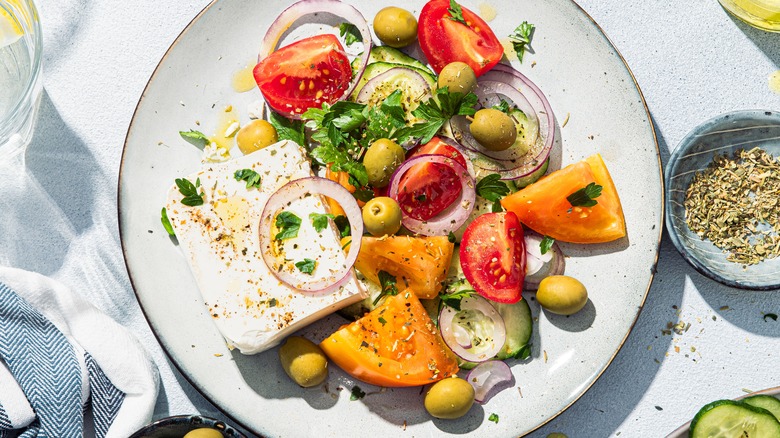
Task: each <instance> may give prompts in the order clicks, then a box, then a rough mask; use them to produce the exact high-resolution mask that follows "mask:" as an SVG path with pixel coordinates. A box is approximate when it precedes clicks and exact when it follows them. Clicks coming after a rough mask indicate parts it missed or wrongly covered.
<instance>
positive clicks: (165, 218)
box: [160, 207, 176, 236]
mask: <svg viewBox="0 0 780 438" xmlns="http://www.w3.org/2000/svg"><path fill="white" fill-rule="evenodd" d="M160 222H162V225H163V228H165V231H167V232H168V235H170V236H175V235H176V233H174V232H173V226H172V225H171V221H170V220H168V210H166V209H165V207H163V208H162V211H161V212H160Z"/></svg>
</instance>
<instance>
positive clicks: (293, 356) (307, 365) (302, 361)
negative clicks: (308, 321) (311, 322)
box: [279, 336, 328, 388]
mask: <svg viewBox="0 0 780 438" xmlns="http://www.w3.org/2000/svg"><path fill="white" fill-rule="evenodd" d="M279 360H280V361H281V362H282V368H284V372H285V373H287V375H288V376H290V378H291V379H293V381H295V383H297V384H299V385H301V386H303V387H304V388H309V387H311V386H316V385H319V384H320V383H322V382H324V381H325V379H326V378H327V377H328V359H327V358H326V357H325V353H323V352H322V349H320V347H319V346H318V345H317V344H315V343H313V342H312V341H310V340H308V339H306V338H302V337H300V336H290V337H289V338H287V341H285V343H284V345H282V346H281V347H279Z"/></svg>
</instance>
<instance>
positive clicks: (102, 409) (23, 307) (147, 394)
mask: <svg viewBox="0 0 780 438" xmlns="http://www.w3.org/2000/svg"><path fill="white" fill-rule="evenodd" d="M158 385H159V376H158V373H157V368H156V367H155V365H154V363H153V362H152V361H151V359H150V358H149V356H148V354H147V353H146V351H145V350H144V349H143V348H142V347H141V345H140V344H139V343H138V341H137V340H136V339H135V337H133V335H132V334H131V333H130V332H129V331H128V330H127V329H125V328H124V327H122V326H121V325H119V324H118V323H117V322H116V321H114V320H112V319H111V318H109V317H108V316H106V315H105V314H104V313H102V312H100V311H99V310H98V309H97V308H95V307H94V306H93V305H92V304H90V303H89V302H88V301H86V300H85V299H84V298H82V297H80V296H79V295H78V294H76V293H73V292H71V291H70V290H69V289H68V288H66V287H65V286H63V285H62V284H60V283H58V282H56V281H53V280H51V279H49V278H47V277H44V276H42V275H39V274H35V273H32V272H27V271H22V270H19V269H11V268H2V267H0V438H6V437H10V436H20V437H25V438H27V437H38V438H70V437H82V436H84V435H85V434H88V435H94V436H95V437H97V438H103V437H107V438H112V437H119V438H124V437H127V436H129V435H131V434H132V433H133V432H134V431H135V430H137V429H139V428H140V427H141V426H143V425H144V424H146V423H148V422H149V421H150V420H151V418H152V413H153V411H154V404H155V400H156V399H157V390H158ZM87 410H91V415H87V416H85V412H86V411H87ZM85 418H91V419H92V421H90V422H89V423H85Z"/></svg>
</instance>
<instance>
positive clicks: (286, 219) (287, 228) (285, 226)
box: [274, 211, 301, 240]
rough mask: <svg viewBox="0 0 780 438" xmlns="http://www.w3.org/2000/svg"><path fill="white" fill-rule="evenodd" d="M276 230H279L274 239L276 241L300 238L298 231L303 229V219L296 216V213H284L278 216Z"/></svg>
mask: <svg viewBox="0 0 780 438" xmlns="http://www.w3.org/2000/svg"><path fill="white" fill-rule="evenodd" d="M276 228H278V229H279V232H278V233H276V236H275V237H274V239H276V240H287V239H292V238H294V237H298V230H300V229H301V218H299V217H298V216H296V215H295V213H290V212H289V211H283V212H281V213H279V214H278V215H277V216H276Z"/></svg>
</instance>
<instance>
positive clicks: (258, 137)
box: [236, 119, 279, 154]
mask: <svg viewBox="0 0 780 438" xmlns="http://www.w3.org/2000/svg"><path fill="white" fill-rule="evenodd" d="M277 141H279V136H278V135H277V134H276V128H274V127H273V125H271V124H270V123H268V122H266V121H265V120H260V119H258V120H253V121H251V122H250V123H248V124H246V125H244V126H243V127H242V128H241V129H240V130H239V131H238V134H236V143H238V149H240V150H241V152H242V153H244V154H249V153H252V152H254V151H258V150H260V149H263V148H264V147H267V146H270V145H272V144H274V143H276V142H277Z"/></svg>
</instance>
